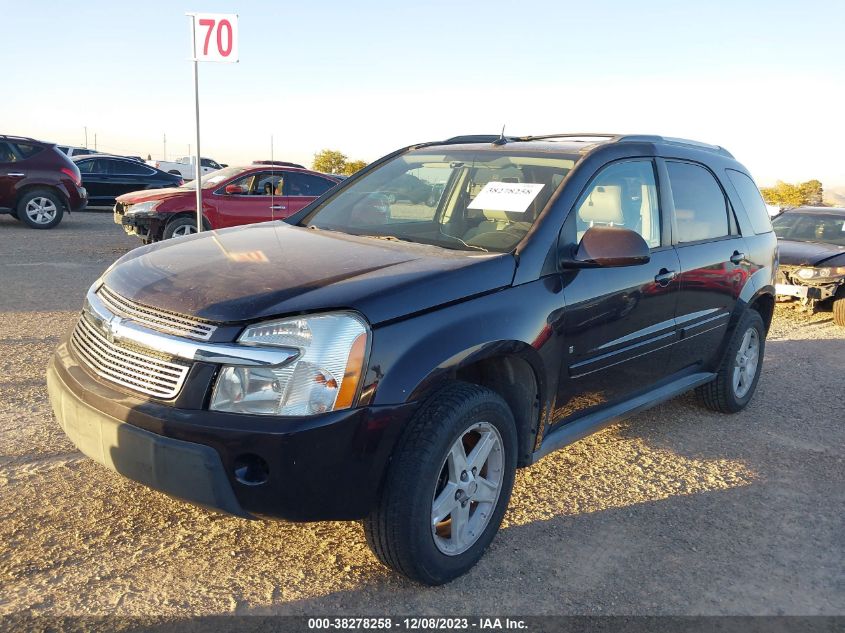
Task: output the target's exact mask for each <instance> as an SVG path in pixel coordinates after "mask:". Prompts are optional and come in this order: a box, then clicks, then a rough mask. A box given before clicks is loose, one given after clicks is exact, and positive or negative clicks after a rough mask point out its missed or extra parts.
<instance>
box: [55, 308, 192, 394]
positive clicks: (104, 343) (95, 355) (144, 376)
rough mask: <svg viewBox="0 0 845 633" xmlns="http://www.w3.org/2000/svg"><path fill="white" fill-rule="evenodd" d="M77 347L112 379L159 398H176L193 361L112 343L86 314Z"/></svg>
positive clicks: (78, 326) (76, 335) (76, 331)
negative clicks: (175, 360) (170, 357)
mask: <svg viewBox="0 0 845 633" xmlns="http://www.w3.org/2000/svg"><path fill="white" fill-rule="evenodd" d="M71 343H72V345H73V348H74V350H76V352H77V353H78V354H79V356H80V358H81V360H82V361H83V362H84V363H85V364H86V365H88V366H89V367H90V368H91V369H92V370H93V371H94V373H96V374H97V375H99V376H102V377H103V378H105V379H107V380H110V381H111V382H114V383H117V384H119V385H123V386H124V387H129V388H130V389H134V390H135V391H139V392H141V393H145V394H147V395H150V396H154V397H156V398H162V399H165V400H168V399H170V398H175V397H176V395H177V394H178V393H179V390H180V389H182V384H183V383H184V382H185V377H186V376H187V375H188V370H189V369H190V368H191V367H190V365H189V364H186V363H181V362H174V361H173V360H165V359H163V358H160V357H157V356H155V355H153V354H154V352H149V351H145V350H140V349H136V348H131V347H126V346H124V345H121V344H120V343H112V342H110V341H109V340H108V339H107V338H106V337H105V336H103V335H102V334H101V333H100V332H99V331H98V328H97V327H96V326H95V325H94V324H92V323H91V322H90V321H89V320H88V319H87V318H86V317H85V316H82V317H81V318H80V319H79V322H78V323H77V324H76V329H74V331H73V335H72V336H71Z"/></svg>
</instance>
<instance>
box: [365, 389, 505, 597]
mask: <svg viewBox="0 0 845 633" xmlns="http://www.w3.org/2000/svg"><path fill="white" fill-rule="evenodd" d="M473 440H474V441H475V442H476V443H475V444H474V445H473V444H472V442H473ZM482 440H483V441H484V444H483V446H487V447H488V449H487V450H488V451H489V453H488V455H487V456H486V457H484V456H483V455H482V454H477V453H474V452H473V450H472V449H473V448H475V447H477V446H480V445H482V444H481V442H482ZM466 448H469V449H470V450H469V451H468V455H467V456H466V459H467V462H468V463H467V467H465V468H464V467H463V466H462V465H461V462H460V455H466ZM479 450H481V449H479ZM516 454H517V436H516V425H515V423H514V419H513V414H512V413H511V411H510V409H509V408H508V405H507V404H506V403H505V401H504V400H503V399H502V398H501V397H500V396H499V395H498V394H496V393H495V392H494V391H491V390H490V389H487V388H485V387H479V386H477V385H471V384H468V383H462V382H455V383H452V384H450V385H448V386H447V387H444V388H443V389H441V390H439V391H437V392H436V393H435V394H434V395H432V396H431V397H430V398H429V399H428V400H426V401H425V402H424V403H423V405H422V406H421V408H420V410H419V412H418V413H417V414H416V416H415V417H414V419H413V420H412V421H411V423H410V424H409V426H408V428H407V429H406V430H405V432H404V434H403V436H402V437H401V438H400V440H399V443H398V445H397V448H396V450H395V451H394V454H393V459H392V461H391V463H390V466H389V468H388V472H387V477H386V482H385V486H384V491H383V492H382V495H381V499H380V500H379V504H378V506H377V508H376V509H375V510H374V511H373V512H372V514H371V515H370V516H369V517H368V518H367V519H365V520H364V533H365V535H366V537H367V543H368V544H369V546H370V549H371V550H372V551H373V553H374V554H375V555H376V557H377V558H378V559H379V560H380V561H381V562H382V563H383V564H384V565H386V566H387V567H390V568H391V569H393V570H395V571H397V572H399V573H401V574H404V575H405V576H407V577H408V578H411V579H412V580H416V581H417V582H420V583H423V584H426V585H440V584H443V583H446V582H449V581H450V580H453V579H454V578H457V577H458V576H460V575H462V574H464V573H466V572H467V571H468V570H469V569H470V568H471V567H472V566H473V565H475V564H476V563H477V562H478V560H479V559H480V558H481V556H482V555H483V554H484V550H485V549H487V546H488V545H489V544H490V542H491V541H492V540H493V537H494V536H495V535H496V532H497V531H498V529H499V525H500V524H501V522H502V517H503V516H504V514H505V510H506V509H507V506H508V501H509V500H510V494H511V489H512V488H513V480H514V474H515V472H516ZM474 455H475V456H476V458H479V459H476V460H475V463H474V464H473V456H474ZM479 464H480V466H479ZM455 465H457V466H458V470H459V471H460V472H458V470H455V468H454V466H455ZM473 465H475V467H476V469H477V470H476V471H475V472H473V471H472V470H471V468H472V466H473ZM462 475H463V477H462ZM490 482H498V486H491V485H490ZM453 491H454V492H453ZM459 495H460V496H459ZM481 495H483V497H482V496H481ZM474 499H478V500H479V501H476V500H474ZM435 505H439V507H440V511H439V512H438V513H437V516H438V517H441V518H440V520H439V521H438V522H437V523H436V524H435V523H434V522H433V518H432V516H433V513H434V511H435ZM458 518H461V520H462V521H466V523H464V527H465V529H464V530H462V531H461V532H460V533H458V532H457V531H456V533H455V534H452V525H453V523H454V522H456V521H457V520H458ZM447 519H448V521H447ZM473 532H474V533H473ZM461 536H463V537H465V538H461Z"/></svg>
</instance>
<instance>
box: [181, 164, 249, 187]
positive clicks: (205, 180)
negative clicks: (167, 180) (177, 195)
mask: <svg viewBox="0 0 845 633" xmlns="http://www.w3.org/2000/svg"><path fill="white" fill-rule="evenodd" d="M247 169H249V167H224V168H223V169H218V170H217V171H210V172H208V173H207V174H206V175H205V176H203V177H202V178H200V182H201V183H202V188H203V189H211V188H213V187H215V186H217V185H219V184H220V183H221V182H223V181H224V180H229V178H234V177H235V176H237V175H238V174H241V173H243V172H245V171H246V170H247ZM196 188H197V186H196V185H195V184H194V181H193V180H191V181H189V182H186V183H185V184H184V185H181V186H180V187H179V189H196Z"/></svg>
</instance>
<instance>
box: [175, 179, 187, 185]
mask: <svg viewBox="0 0 845 633" xmlns="http://www.w3.org/2000/svg"><path fill="white" fill-rule="evenodd" d="M184 184H185V181H184V180H183V179H182V178H180V179H179V182H178V183H176V186H177V187H181V186H182V185H184Z"/></svg>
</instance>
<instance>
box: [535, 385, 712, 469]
mask: <svg viewBox="0 0 845 633" xmlns="http://www.w3.org/2000/svg"><path fill="white" fill-rule="evenodd" d="M715 377H716V374H714V373H712V372H698V373H695V374H689V375H686V376H683V377H681V378H678V379H677V380H673V381H672V382H670V383H668V384H665V385H663V386H661V387H657V388H656V389H652V390H651V391H647V392H645V393H643V394H641V395H639V396H637V397H636V398H632V399H631V400H626V401H625V402H620V403H619V404H617V405H614V406H612V407H610V408H608V409H604V410H603V411H596V412H595V413H590V414H587V415H585V416H584V417H583V418H579V419H577V420H575V421H573V422H570V423H569V424H564V425H563V426H562V427H560V428H559V429H555V430H554V431H552V432H551V433H549V434H548V435H546V437H544V438H543V443H542V444H541V445H540V448H539V449H538V450H536V451H534V454H533V455H532V456H531V463H532V464H536V463H537V462H538V461H540V460H541V459H543V458H544V457H545V456H546V455H548V454H549V453H553V452H554V451H556V450H558V449H560V448H563V447H564V446H568V445H570V444H574V443H575V442H577V441H578V440H580V439H583V438H585V437H587V436H588V435H591V434H592V433H595V432H596V431H598V430H600V429H602V428H604V427H606V426H609V425H611V424H614V423H615V422H621V421H622V420H624V419H625V418H629V417H631V416H632V415H635V414H637V413H639V412H640V411H645V410H646V409H650V408H651V407H653V406H655V405H657V404H660V403H661V402H664V401H666V400H669V399H670V398H674V397H675V396H679V395H681V394H682V393H685V392H687V391H689V390H690V389H694V388H695V387H698V386H699V385H703V384H705V383H707V382H710V381H711V380H713V379H714V378H715Z"/></svg>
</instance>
